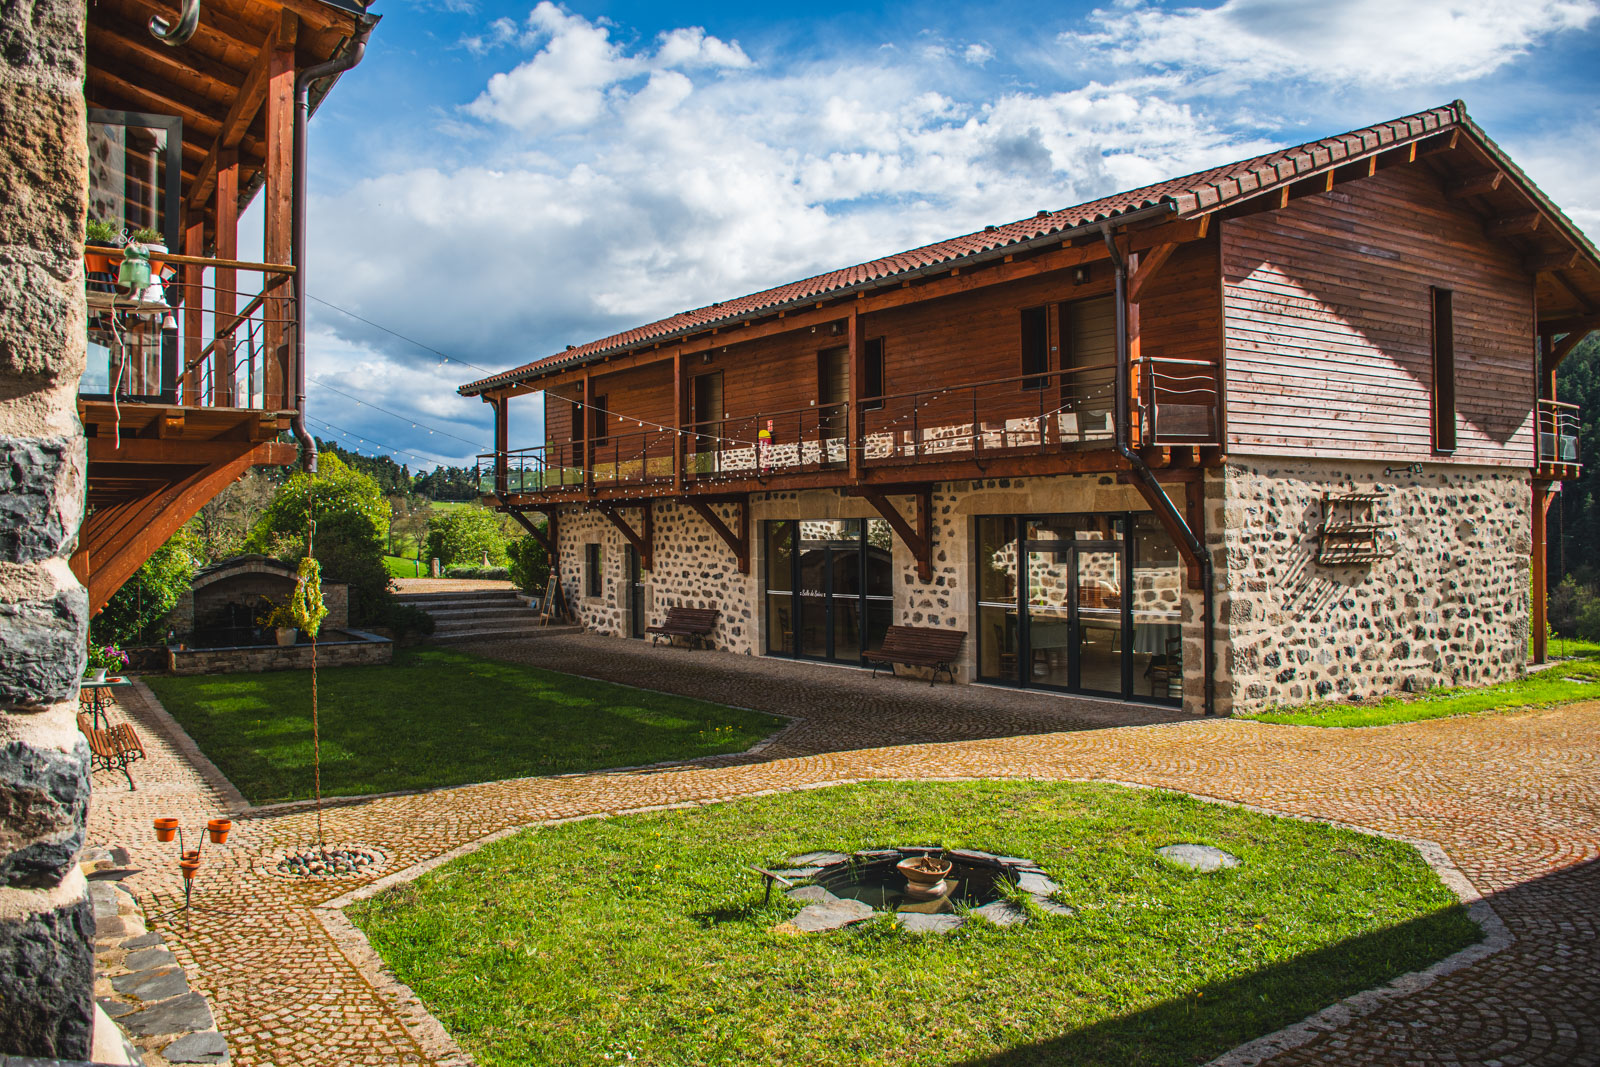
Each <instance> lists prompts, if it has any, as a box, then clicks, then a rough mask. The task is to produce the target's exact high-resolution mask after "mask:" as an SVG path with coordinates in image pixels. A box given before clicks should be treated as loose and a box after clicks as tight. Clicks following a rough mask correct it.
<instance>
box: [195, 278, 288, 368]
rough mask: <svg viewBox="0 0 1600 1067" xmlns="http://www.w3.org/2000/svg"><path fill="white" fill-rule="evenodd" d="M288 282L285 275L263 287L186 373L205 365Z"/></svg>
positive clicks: (219, 332)
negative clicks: (271, 295)
mask: <svg viewBox="0 0 1600 1067" xmlns="http://www.w3.org/2000/svg"><path fill="white" fill-rule="evenodd" d="M288 280H289V279H288V276H286V275H284V276H280V277H277V278H274V279H272V280H271V281H269V282H267V283H266V284H265V285H264V286H262V288H261V292H259V293H257V294H256V295H255V296H253V297H251V298H250V302H249V303H248V304H246V305H245V306H244V309H243V310H242V311H239V312H236V313H235V314H234V316H233V318H232V319H230V320H228V324H227V325H226V326H224V327H223V328H222V329H220V330H217V331H216V336H215V337H213V338H212V339H211V343H210V344H208V345H206V347H205V351H203V352H201V353H200V354H199V355H198V356H196V357H195V358H194V360H193V362H191V363H189V364H188V365H187V366H185V367H184V373H188V372H189V371H192V370H194V369H195V368H196V367H198V366H199V365H200V364H202V363H204V362H205V361H206V359H207V358H208V357H210V355H211V354H212V353H213V352H215V351H216V350H217V345H218V344H219V343H221V341H222V339H223V338H224V337H226V336H228V335H229V334H231V333H233V331H235V330H237V329H238V328H239V324H240V323H242V322H244V321H245V320H246V319H248V318H249V317H250V316H251V315H254V314H255V313H256V309H257V308H259V307H260V306H261V305H262V304H264V303H266V302H267V294H268V293H270V292H272V290H274V289H276V288H277V287H278V286H280V285H282V284H283V283H284V282H286V281H288Z"/></svg>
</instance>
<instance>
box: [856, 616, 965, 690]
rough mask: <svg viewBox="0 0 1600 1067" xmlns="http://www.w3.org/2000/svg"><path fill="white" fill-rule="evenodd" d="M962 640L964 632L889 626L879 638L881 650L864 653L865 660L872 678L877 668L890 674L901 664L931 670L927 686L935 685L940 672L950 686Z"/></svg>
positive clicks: (932, 627)
mask: <svg viewBox="0 0 1600 1067" xmlns="http://www.w3.org/2000/svg"><path fill="white" fill-rule="evenodd" d="M966 640H967V631H965V630H947V629H944V628H942V627H935V626H891V627H889V632H888V633H886V634H884V636H883V646H882V647H881V648H875V649H873V650H871V651H870V652H868V653H867V655H866V659H867V662H868V663H870V664H872V676H873V677H874V678H876V677H877V676H878V668H879V667H884V666H887V667H888V668H889V670H890V671H893V670H894V665H895V664H896V663H904V664H905V665H906V666H908V667H931V668H933V677H932V678H931V679H930V680H929V682H928V684H929V685H936V684H937V683H938V681H939V672H940V671H943V672H944V673H945V674H947V675H949V676H950V684H952V685H954V684H955V680H956V672H955V668H954V666H953V664H954V663H955V661H956V660H957V659H959V658H960V657H961V646H962V645H963V644H965V643H966Z"/></svg>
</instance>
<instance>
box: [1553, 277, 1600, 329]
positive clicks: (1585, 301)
mask: <svg viewBox="0 0 1600 1067" xmlns="http://www.w3.org/2000/svg"><path fill="white" fill-rule="evenodd" d="M1550 276H1551V277H1552V278H1554V279H1555V280H1556V284H1557V285H1559V286H1561V288H1563V289H1565V290H1566V291H1567V295H1568V296H1570V297H1572V299H1573V300H1574V301H1576V302H1577V305H1578V307H1580V308H1582V309H1583V315H1584V317H1585V318H1593V317H1594V316H1595V315H1596V314H1600V308H1596V307H1595V306H1594V305H1593V304H1592V303H1590V302H1589V298H1588V297H1587V296H1585V295H1584V293H1583V290H1582V289H1579V288H1578V287H1577V286H1576V285H1574V284H1572V279H1571V278H1569V277H1567V275H1566V272H1565V271H1560V270H1557V271H1552V272H1551V273H1550Z"/></svg>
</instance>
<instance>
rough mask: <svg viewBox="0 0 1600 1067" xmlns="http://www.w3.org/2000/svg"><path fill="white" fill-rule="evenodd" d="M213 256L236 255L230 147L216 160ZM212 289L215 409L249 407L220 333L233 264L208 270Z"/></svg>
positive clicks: (234, 156)
mask: <svg viewBox="0 0 1600 1067" xmlns="http://www.w3.org/2000/svg"><path fill="white" fill-rule="evenodd" d="M215 214H216V227H217V258H218V259H232V260H237V259H238V258H239V153H238V151H237V150H235V149H232V148H227V149H223V150H222V151H221V152H220V153H219V154H218V159H217V195H216V205H215ZM212 277H213V279H214V281H215V285H216V292H215V293H213V294H212V296H211V307H212V315H211V334H212V336H213V337H214V338H216V339H217V342H218V343H217V350H216V352H214V353H212V356H211V381H212V390H213V396H214V398H215V399H214V400H213V403H215V404H216V405H217V407H219V408H231V407H233V406H234V405H235V404H237V405H238V406H239V407H244V408H247V407H249V406H250V398H249V397H245V398H244V402H243V403H240V402H239V401H238V400H237V399H236V398H235V393H236V391H237V387H236V385H235V381H236V379H235V376H234V364H235V363H236V362H237V360H236V358H235V355H234V347H233V331H232V330H229V331H227V332H225V333H224V332H223V331H222V329H221V327H222V326H223V324H225V323H228V322H231V321H232V320H233V316H234V312H236V311H237V310H238V307H239V303H238V299H237V298H236V296H235V295H234V294H235V291H236V290H237V289H238V288H239V272H238V271H237V270H235V269H234V268H233V267H218V268H217V269H216V270H215V271H213V272H212Z"/></svg>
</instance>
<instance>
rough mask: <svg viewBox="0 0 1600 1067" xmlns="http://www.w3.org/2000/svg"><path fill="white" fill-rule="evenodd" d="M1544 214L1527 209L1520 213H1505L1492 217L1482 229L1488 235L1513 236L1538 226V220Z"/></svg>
mask: <svg viewBox="0 0 1600 1067" xmlns="http://www.w3.org/2000/svg"><path fill="white" fill-rule="evenodd" d="M1543 218H1544V216H1543V215H1542V214H1540V213H1539V212H1537V211H1529V212H1526V213H1524V214H1521V215H1505V216H1502V217H1501V218H1497V219H1494V220H1493V221H1491V222H1490V223H1489V224H1488V225H1486V226H1485V227H1484V228H1483V230H1484V233H1486V234H1488V235H1489V236H1490V237H1515V236H1517V235H1518V234H1524V233H1532V232H1533V231H1535V230H1537V229H1538V228H1539V222H1540V220H1542V219H1543Z"/></svg>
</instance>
